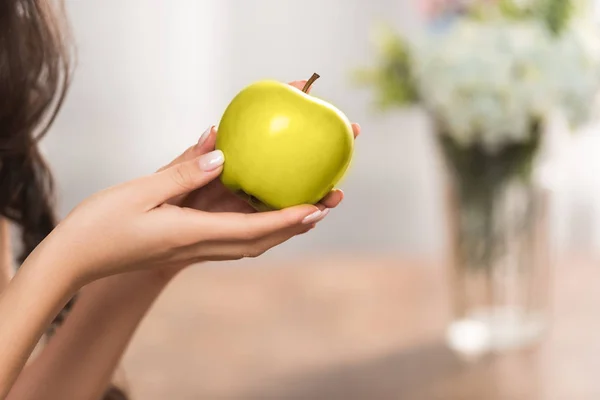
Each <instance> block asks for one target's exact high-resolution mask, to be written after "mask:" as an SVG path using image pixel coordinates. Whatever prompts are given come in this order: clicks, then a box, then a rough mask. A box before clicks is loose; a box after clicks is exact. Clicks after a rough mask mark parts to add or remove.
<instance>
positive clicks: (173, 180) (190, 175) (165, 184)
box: [128, 150, 225, 208]
mask: <svg viewBox="0 0 600 400" xmlns="http://www.w3.org/2000/svg"><path fill="white" fill-rule="evenodd" d="M224 161H225V157H224V155H223V152H222V151H220V150H215V151H212V152H210V153H207V154H204V155H202V156H200V157H197V158H194V159H192V160H190V161H186V162H182V163H180V164H175V165H173V166H171V167H169V168H167V169H164V170H163V171H160V172H156V173H155V174H153V175H149V176H147V177H144V178H140V179H137V180H135V181H132V182H131V191H132V193H128V195H131V196H135V197H136V198H138V199H140V201H141V202H143V203H144V204H145V207H149V208H154V207H157V206H159V205H161V204H163V203H165V202H166V201H167V200H169V199H171V198H173V197H176V196H180V195H183V194H186V193H189V192H191V191H193V190H196V189H198V188H200V187H202V186H205V185H207V184H208V183H209V182H211V181H212V180H213V179H215V178H216V177H217V176H219V174H220V173H221V171H222V170H223V163H224Z"/></svg>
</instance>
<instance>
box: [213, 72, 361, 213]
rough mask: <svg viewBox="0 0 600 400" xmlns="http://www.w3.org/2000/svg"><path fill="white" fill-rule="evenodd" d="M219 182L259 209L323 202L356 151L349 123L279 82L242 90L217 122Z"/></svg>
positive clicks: (330, 108)
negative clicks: (221, 160)
mask: <svg viewBox="0 0 600 400" xmlns="http://www.w3.org/2000/svg"><path fill="white" fill-rule="evenodd" d="M218 131H219V133H218V135H217V141H216V148H217V149H219V150H221V151H222V152H223V154H224V155H225V164H224V166H223V172H222V174H221V177H220V179H221V182H222V183H223V184H224V185H225V186H226V187H228V188H229V189H230V190H232V191H233V192H234V193H237V194H239V195H241V196H243V197H245V198H246V199H247V200H249V202H250V204H251V205H253V206H254V207H255V208H257V209H258V210H269V209H271V210H272V209H282V208H286V207H291V206H295V205H299V204H315V203H317V202H319V201H320V200H321V199H322V198H323V197H324V196H325V195H327V193H329V191H330V190H331V189H333V187H334V186H335V185H336V184H337V183H338V182H339V181H340V179H341V178H342V177H343V176H344V174H345V172H346V170H347V169H348V166H349V164H350V161H351V159H352V154H353V151H354V135H353V133H352V126H351V124H350V121H349V120H348V118H347V117H346V116H345V115H344V114H343V113H342V112H341V111H340V110H338V109H337V108H336V107H334V106H333V105H331V104H329V103H327V102H325V101H323V100H321V99H318V98H315V97H313V96H311V95H309V94H306V93H304V92H303V91H301V90H299V89H297V88H295V87H293V86H290V85H287V84H284V83H281V82H277V81H271V80H265V81H259V82H256V83H254V84H251V85H250V86H248V87H246V88H245V89H243V90H242V91H241V92H240V93H239V94H238V95H237V96H236V97H235V98H234V99H233V100H232V101H231V103H230V104H229V106H228V107H227V109H226V110H225V112H224V114H223V117H222V118H221V121H220V123H219V127H218Z"/></svg>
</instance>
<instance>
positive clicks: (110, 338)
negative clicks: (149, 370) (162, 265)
mask: <svg viewBox="0 0 600 400" xmlns="http://www.w3.org/2000/svg"><path fill="white" fill-rule="evenodd" d="M167 282H168V280H166V279H163V278H162V277H160V276H159V275H157V274H156V273H155V272H152V271H140V272H132V273H127V274H121V275H116V276H113V277H109V278H104V279H101V280H98V281H96V282H94V283H92V284H90V285H88V286H86V287H85V288H84V289H83V290H82V291H81V294H80V295H79V297H78V299H77V302H76V303H75V306H74V307H73V309H72V310H71V313H70V315H69V317H68V318H67V319H66V321H65V323H64V325H63V326H62V327H61V328H60V329H58V330H57V332H56V334H55V335H54V336H53V337H52V339H51V340H50V341H49V343H48V345H47V346H46V348H45V349H44V350H43V351H42V353H41V354H40V355H39V357H38V358H37V359H36V360H34V361H33V362H32V363H31V364H30V365H29V366H28V367H27V368H26V369H25V370H24V371H23V372H22V374H21V376H20V377H19V379H18V380H17V382H16V384H15V385H14V387H13V389H12V391H11V392H10V396H9V398H8V399H10V400H30V399H42V398H43V399H44V400H54V399H56V400H59V399H60V400H62V399H66V398H70V399H81V400H86V399H93V400H97V399H99V398H100V397H101V395H102V393H103V392H104V390H106V388H107V386H108V384H109V383H110V379H111V377H112V375H113V372H114V370H115V368H116V366H117V364H118V363H119V360H120V359H121V356H122V354H123V352H124V351H125V349H126V347H127V345H128V343H129V341H130V339H131V337H132V336H133V333H134V332H135V329H136V328H137V326H138V324H139V323H140V321H141V320H142V318H143V317H144V315H145V314H146V312H147V311H148V309H149V308H150V306H151V305H152V303H153V302H154V300H155V299H156V298H157V296H158V295H159V294H160V292H161V291H162V290H163V288H164V287H165V285H166V284H167Z"/></svg>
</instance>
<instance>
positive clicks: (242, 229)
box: [189, 205, 329, 241]
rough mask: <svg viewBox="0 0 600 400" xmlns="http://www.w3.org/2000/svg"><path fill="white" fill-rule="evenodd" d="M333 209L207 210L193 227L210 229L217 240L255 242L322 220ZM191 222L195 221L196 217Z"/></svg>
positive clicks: (213, 237) (203, 229)
mask: <svg viewBox="0 0 600 400" xmlns="http://www.w3.org/2000/svg"><path fill="white" fill-rule="evenodd" d="M328 213H329V210H327V209H325V210H323V211H321V210H320V209H319V208H318V207H316V206H314V205H301V206H295V207H290V208H285V209H283V210H277V211H266V212H261V213H254V214H238V213H204V214H203V215H202V216H201V219H200V220H199V223H198V226H194V227H193V228H192V229H196V230H201V231H204V232H209V233H210V236H211V238H212V239H214V240H238V241H254V240H259V239H261V238H263V237H265V236H268V235H271V234H273V233H275V232H278V231H281V230H284V229H288V228H292V227H294V226H301V225H310V224H313V223H316V222H319V221H321V220H322V219H323V218H325V216H327V214H328ZM189 221H190V223H192V224H194V222H193V221H192V219H191V218H190V219H189Z"/></svg>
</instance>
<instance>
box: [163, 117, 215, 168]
mask: <svg viewBox="0 0 600 400" xmlns="http://www.w3.org/2000/svg"><path fill="white" fill-rule="evenodd" d="M216 133H217V129H216V128H215V126H214V125H211V126H210V127H208V129H207V130H206V131H204V133H202V136H200V139H199V140H198V143H196V144H195V145H193V146H191V147H188V148H187V149H186V150H185V151H184V152H183V153H181V154H180V155H179V156H178V157H177V158H175V159H174V160H173V161H171V162H170V163H168V164H167V165H165V166H164V167H162V168H160V169H159V170H158V171H157V172H160V171H164V170H165V169H167V168H170V167H172V166H173V165H175V164H179V163H182V162H185V161H189V160H192V159H194V158H196V157H198V156H201V155H202V154H206V153H208V152H210V151H213V150H214V149H215V140H216Z"/></svg>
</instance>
